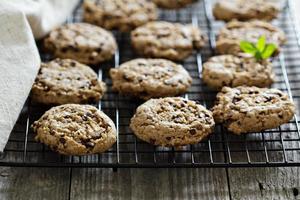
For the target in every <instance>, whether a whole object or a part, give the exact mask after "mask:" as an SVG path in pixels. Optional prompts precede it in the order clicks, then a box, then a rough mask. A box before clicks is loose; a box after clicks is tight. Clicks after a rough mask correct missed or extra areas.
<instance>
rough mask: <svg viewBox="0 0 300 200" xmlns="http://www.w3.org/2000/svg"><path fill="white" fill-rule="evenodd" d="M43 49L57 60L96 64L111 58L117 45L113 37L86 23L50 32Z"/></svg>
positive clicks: (65, 26)
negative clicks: (66, 59)
mask: <svg viewBox="0 0 300 200" xmlns="http://www.w3.org/2000/svg"><path fill="white" fill-rule="evenodd" d="M44 44H45V48H46V50H48V51H49V52H51V53H53V54H54V56H56V57H59V58H70V59H74V60H77V61H79V62H81V63H85V64H98V63H100V62H103V61H107V60H109V59H111V58H112V56H113V55H114V53H115V51H116V49H117V43H116V41H115V39H114V37H113V35H112V34H111V33H110V32H108V31H106V30H104V29H102V28H100V27H98V26H94V25H91V24H86V23H74V24H67V25H64V26H61V27H59V28H57V29H55V30H53V31H51V32H50V34H49V36H48V37H47V38H46V39H45V41H44Z"/></svg>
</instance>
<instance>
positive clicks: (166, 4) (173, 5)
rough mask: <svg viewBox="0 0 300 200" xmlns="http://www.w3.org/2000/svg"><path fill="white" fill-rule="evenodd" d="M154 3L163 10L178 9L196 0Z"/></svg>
mask: <svg viewBox="0 0 300 200" xmlns="http://www.w3.org/2000/svg"><path fill="white" fill-rule="evenodd" d="M153 2H154V3H155V4H156V5H157V6H159V7H161V8H166V9H178V8H183V7H185V6H187V5H189V4H191V3H193V2H195V0H153Z"/></svg>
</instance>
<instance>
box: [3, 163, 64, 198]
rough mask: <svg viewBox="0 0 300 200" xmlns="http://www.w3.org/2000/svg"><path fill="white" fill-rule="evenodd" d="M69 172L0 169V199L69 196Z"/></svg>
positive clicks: (35, 169) (47, 169)
mask: <svg viewBox="0 0 300 200" xmlns="http://www.w3.org/2000/svg"><path fill="white" fill-rule="evenodd" d="M68 191H69V170H68V169H59V168H51V169H49V168H42V169H41V168H8V167H1V168H0V199H1V200H4V199H10V200H15V199H16V200H19V199H30V200H35V199H36V200H41V199H55V200H65V199H68V195H69V192H68Z"/></svg>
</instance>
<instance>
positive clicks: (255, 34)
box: [216, 20, 286, 55]
mask: <svg viewBox="0 0 300 200" xmlns="http://www.w3.org/2000/svg"><path fill="white" fill-rule="evenodd" d="M260 36H265V37H266V40H267V43H274V44H275V45H277V47H278V51H279V48H280V46H281V45H283V44H284V43H285V41H286V37H285V34H284V32H283V31H281V30H280V29H278V28H277V27H275V26H273V25H272V24H270V23H268V22H264V21H258V20H252V21H248V22H239V21H231V22H229V23H227V24H226V26H225V27H224V28H222V29H221V31H220V33H219V35H218V37H217V42H216V49H217V51H218V53H220V54H238V53H240V52H241V49H240V42H241V41H243V40H246V41H249V42H252V43H256V42H257V40H258V38H259V37H260ZM278 51H277V52H275V53H274V55H275V54H278Z"/></svg>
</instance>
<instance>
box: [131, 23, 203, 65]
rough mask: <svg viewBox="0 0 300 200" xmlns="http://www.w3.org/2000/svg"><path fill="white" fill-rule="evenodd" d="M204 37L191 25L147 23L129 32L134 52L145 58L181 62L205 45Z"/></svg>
mask: <svg viewBox="0 0 300 200" xmlns="http://www.w3.org/2000/svg"><path fill="white" fill-rule="evenodd" d="M205 40H206V38H205V36H204V35H203V34H202V32H201V31H200V29H199V28H197V27H194V26H192V25H183V24H179V23H170V22H164V21H157V22H149V23H147V24H145V25H143V26H140V27H138V28H136V29H135V30H134V31H132V32H131V42H132V46H133V48H134V49H135V51H136V52H137V53H138V54H140V55H142V56H146V57H155V58H166V59H170V60H175V61H181V60H184V59H185V58H187V57H188V56H190V55H191V54H192V52H193V50H194V49H200V48H201V47H203V46H204V44H205Z"/></svg>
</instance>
